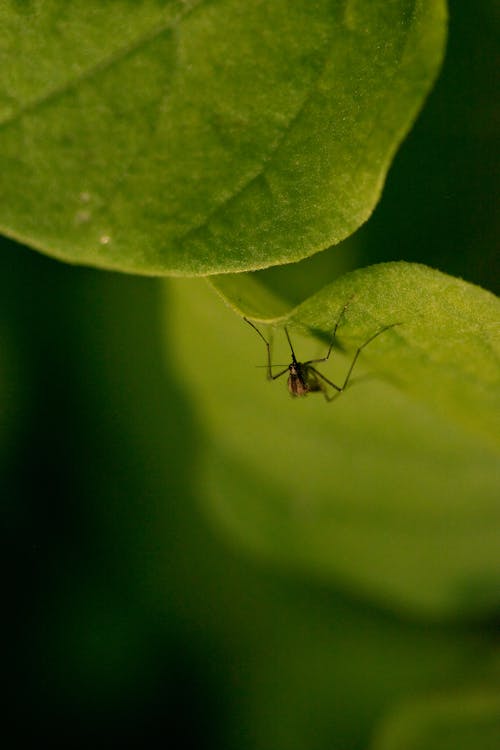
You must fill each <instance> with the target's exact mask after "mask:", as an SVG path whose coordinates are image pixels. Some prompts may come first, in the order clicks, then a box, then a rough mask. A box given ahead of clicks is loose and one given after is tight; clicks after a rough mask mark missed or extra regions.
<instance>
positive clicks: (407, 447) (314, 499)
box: [175, 263, 500, 616]
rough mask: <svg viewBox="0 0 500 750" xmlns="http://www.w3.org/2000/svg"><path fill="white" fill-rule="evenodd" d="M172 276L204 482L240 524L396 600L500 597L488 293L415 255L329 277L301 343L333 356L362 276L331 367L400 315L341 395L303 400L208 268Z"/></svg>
mask: <svg viewBox="0 0 500 750" xmlns="http://www.w3.org/2000/svg"><path fill="white" fill-rule="evenodd" d="M175 289H176V294H177V298H178V302H177V310H178V313H177V320H176V327H177V332H176V336H177V349H178V352H179V354H180V366H181V368H182V369H181V373H182V375H183V377H184V378H185V379H186V380H187V381H188V382H190V383H191V385H192V387H193V389H194V392H195V395H197V396H198V400H199V409H200V411H201V413H202V415H203V416H204V419H205V425H206V431H207V434H208V436H209V439H208V441H207V447H206V454H205V461H204V473H203V476H202V478H201V480H200V487H201V489H202V492H203V494H204V496H205V497H206V499H207V503H208V505H209V508H210V513H211V514H212V516H214V517H215V518H217V520H218V522H219V524H220V525H222V527H224V528H225V529H226V531H227V532H228V534H229V535H230V536H231V538H233V539H234V540H236V541H237V542H238V544H240V545H241V544H242V545H244V546H245V547H246V548H248V549H251V550H253V551H254V552H256V553H257V554H259V555H261V556H264V557H266V558H268V559H273V560H274V561H278V562H280V563H281V564H285V565H287V566H292V567H295V568H298V569H300V568H302V569H306V570H309V571H310V572H314V573H315V574H316V575H318V576H320V577H324V578H327V579H334V580H336V581H338V582H339V583H341V584H342V585H343V586H346V587H349V588H352V589H355V590H357V591H362V592H364V593H365V594H368V595H369V596H370V597H373V598H377V599H379V600H385V601H387V602H390V603H391V605H392V606H396V607H398V608H403V609H407V610H408V609H409V610H412V611H417V612H420V613H428V614H432V615H434V616H446V615H463V614H472V613H475V614H477V613H481V612H485V611H490V610H491V609H492V608H495V607H496V606H497V604H498V584H499V577H498V570H499V564H500V549H499V546H498V534H499V529H500V508H499V504H498V468H499V462H498V453H497V452H496V451H495V450H494V448H493V440H492V435H493V428H494V414H495V412H494V407H495V406H496V405H497V401H496V400H495V398H496V397H495V393H496V391H495V384H496V382H497V378H498V363H497V360H496V358H495V357H496V356H497V355H496V352H498V338H497V337H495V336H494V333H495V329H494V327H493V325H494V323H496V321H497V320H498V303H497V301H496V300H495V298H494V297H493V296H492V295H491V294H489V293H487V292H484V291H483V290H481V289H479V288H476V287H473V286H472V285H469V284H466V283H464V282H461V281H459V280H457V279H452V278H451V277H448V276H445V275H444V274H440V273H438V272H436V271H432V270H431V269H427V268H425V267H421V266H413V265H410V264H403V263H402V264H387V265H382V266H378V267H374V268H368V269H364V270H361V271H357V272H355V273H353V274H348V275H346V276H345V277H343V278H342V279H340V280H339V281H337V282H335V283H334V284H332V285H330V286H328V287H326V288H325V289H324V290H322V291H321V292H319V293H318V294H317V295H315V296H314V297H312V298H311V299H310V300H308V301H307V302H306V303H304V304H303V305H302V306H301V307H299V308H297V309H296V310H295V311H294V313H293V316H291V317H290V319H289V321H290V323H295V324H296V325H297V326H298V325H299V323H300V326H301V327H306V328H310V329H313V330H314V331H316V332H317V333H319V334H320V335H321V336H322V338H323V339H324V342H323V343H321V344H319V343H318V342H316V344H314V343H313V342H312V341H311V340H309V341H307V342H306V341H305V339H303V338H300V337H298V336H297V329H296V330H295V331H294V332H293V340H294V345H295V350H296V352H297V355H298V357H299V359H300V358H302V359H306V358H314V357H321V356H324V353H325V344H326V341H327V340H328V339H327V334H328V332H329V331H331V328H332V326H333V323H334V321H335V319H336V316H338V312H339V309H340V308H341V306H342V305H343V304H344V303H345V302H346V301H347V300H348V299H349V298H350V296H351V295H352V293H353V292H355V293H356V297H355V299H353V300H352V303H351V305H350V306H349V308H348V310H347V312H346V316H345V320H344V322H343V323H342V325H341V326H340V328H339V340H340V343H341V345H342V346H346V347H348V349H349V352H350V354H349V356H348V357H343V356H342V355H340V354H337V353H335V356H333V357H332V359H331V362H330V361H329V362H328V363H325V364H324V365H323V367H322V371H323V372H324V373H325V375H326V376H327V377H329V378H331V379H332V380H333V381H334V382H342V380H343V377H344V376H345V373H346V372H347V369H348V366H349V362H350V361H351V359H352V356H353V352H354V349H355V348H356V346H358V345H359V344H360V343H362V342H363V341H365V340H366V339H367V338H368V336H370V335H371V334H372V333H373V332H374V331H376V330H377V329H378V328H379V327H380V326H381V325H385V324H388V323H393V322H398V321H401V325H400V326H398V327H396V328H394V329H392V330H389V331H387V332H386V333H385V334H383V335H382V336H380V338H378V339H377V340H376V341H374V342H373V344H371V345H370V346H369V347H367V348H366V350H365V351H363V354H362V356H361V358H360V361H359V365H358V366H357V367H356V370H355V375H354V383H353V388H352V389H351V388H349V390H348V391H347V393H345V394H343V395H342V396H341V397H340V398H338V399H337V400H335V402H334V403H332V404H327V403H325V401H324V400H323V399H322V398H321V396H320V395H312V396H310V397H309V398H306V399H297V400H294V401H291V400H290V399H289V397H287V395H286V383H285V382H283V381H284V380H285V377H283V379H282V380H280V381H278V382H276V383H272V384H271V383H266V381H265V369H260V370H259V369H255V365H264V364H265V361H266V352H265V347H264V344H263V342H262V341H260V340H259V338H258V336H257V335H256V334H254V333H253V332H252V331H251V330H250V328H249V327H248V326H245V324H244V323H243V321H241V320H238V319H237V318H236V317H235V316H231V315H230V314H229V311H228V310H225V309H224V307H223V306H222V305H220V303H218V302H217V300H216V298H213V295H212V296H211V295H210V293H209V290H208V289H204V286H203V283H202V282H201V281H198V282H196V281H192V282H189V283H188V282H183V284H181V283H180V282H179V283H178V285H177V286H176V287H175ZM275 338H276V344H277V345H278V351H276V352H275V355H274V358H273V361H275V362H277V363H280V364H282V365H283V366H286V364H287V363H288V362H289V358H290V355H289V351H287V346H286V344H285V341H284V336H283V335H282V334H280V335H279V336H278V335H277V336H276V337H275ZM367 364H369V365H370V370H371V372H372V375H371V377H370V378H367V374H366V370H365V374H364V375H363V370H364V367H365V366H366V365H367ZM375 373H378V374H379V376H382V378H383V380H382V378H381V377H379V378H377V377H375ZM356 381H357V382H356ZM354 386H355V387H354Z"/></svg>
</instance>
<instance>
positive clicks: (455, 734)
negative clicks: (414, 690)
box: [373, 688, 500, 750]
mask: <svg viewBox="0 0 500 750" xmlns="http://www.w3.org/2000/svg"><path fill="white" fill-rule="evenodd" d="M499 746H500V692H499V691H498V690H491V689H488V688H485V689H482V690H475V691H470V692H464V693H456V694H451V695H444V696H443V695H434V696H431V697H428V698H426V699H421V700H419V701H414V702H412V703H410V704H408V705H405V706H404V707H402V708H400V710H399V711H398V712H397V713H396V714H395V715H394V716H393V717H391V719H390V720H388V721H387V722H386V724H385V726H384V727H383V729H382V730H381V731H380V734H379V736H378V737H377V739H376V741H375V743H374V744H373V750H479V749H480V750H497V748H498V747H499Z"/></svg>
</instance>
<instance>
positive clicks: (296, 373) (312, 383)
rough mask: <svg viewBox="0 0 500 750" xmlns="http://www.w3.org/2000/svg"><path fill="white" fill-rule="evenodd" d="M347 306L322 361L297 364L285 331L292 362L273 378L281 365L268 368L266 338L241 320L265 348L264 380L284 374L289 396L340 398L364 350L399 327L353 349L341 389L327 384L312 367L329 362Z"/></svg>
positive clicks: (268, 351)
mask: <svg viewBox="0 0 500 750" xmlns="http://www.w3.org/2000/svg"><path fill="white" fill-rule="evenodd" d="M348 306H349V302H347V303H346V304H345V305H344V307H343V308H342V310H341V311H340V314H339V316H338V318H337V322H336V323H335V327H334V329H333V332H332V335H331V339H330V346H329V347H328V351H327V353H326V356H325V357H321V358H320V359H308V360H307V362H299V361H298V360H297V357H296V356H295V352H294V349H293V345H292V342H291V339H290V334H289V333H288V329H287V328H286V327H285V334H286V337H287V340H288V345H289V346H290V351H291V354H292V361H291V362H290V364H289V365H287V366H286V367H285V369H284V370H281V372H278V373H277V374H276V375H273V371H272V368H273V367H280V365H273V364H271V345H270V343H269V341H268V340H267V339H266V338H265V336H264V335H263V333H262V332H261V331H259V329H258V328H257V326H256V325H254V323H252V321H251V320H248V318H244V320H245V322H246V323H248V325H250V326H252V328H253V329H254V331H257V333H258V334H259V336H260V337H261V339H262V340H263V342H264V343H265V345H266V349H267V365H266V367H267V378H268V380H278V378H281V377H282V376H283V375H284V374H285V373H288V390H289V392H290V395H291V396H294V397H296V396H307V394H308V393H315V392H321V393H322V394H323V396H324V397H325V399H326V400H327V401H332V400H333V399H334V398H336V397H337V396H339V395H340V394H341V393H342V391H345V389H346V388H347V386H348V385H349V381H350V379H351V375H352V371H353V370H354V366H355V364H356V362H357V361H358V357H359V355H360V354H361V352H362V351H363V349H364V348H365V346H368V344H370V343H371V342H372V341H373V340H374V339H376V338H377V337H378V336H380V334H382V333H384V331H387V330H389V328H393V327H394V326H397V325H399V323H390V324H389V325H387V326H383V328H380V329H379V330H378V331H376V332H375V333H374V334H372V335H371V336H370V337H369V338H368V339H366V341H365V342H364V343H363V344H361V346H358V348H357V349H356V352H355V354H354V357H353V358H352V361H351V364H350V366H349V369H348V371H347V375H346V376H345V380H344V382H343V384H342V385H337V384H336V383H334V382H333V381H332V380H329V379H328V378H327V377H325V376H324V375H323V374H322V373H321V372H320V371H319V370H317V369H316V367H314V365H316V364H318V363H319V362H326V361H327V360H328V359H329V358H330V354H331V353H332V349H333V345H334V343H335V337H336V335H337V328H338V327H339V324H340V321H341V320H342V318H343V316H344V313H345V311H346V309H347V307H348ZM327 385H329V386H331V387H332V388H334V390H335V391H336V393H334V394H332V395H330V394H329V393H328V388H327Z"/></svg>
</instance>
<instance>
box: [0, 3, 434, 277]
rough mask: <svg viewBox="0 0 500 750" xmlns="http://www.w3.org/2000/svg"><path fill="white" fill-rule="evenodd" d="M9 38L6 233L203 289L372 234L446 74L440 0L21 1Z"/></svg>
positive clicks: (3, 155)
mask: <svg viewBox="0 0 500 750" xmlns="http://www.w3.org/2000/svg"><path fill="white" fill-rule="evenodd" d="M0 25H1V28H2V43H1V44H2V46H1V48H0V55H1V58H0V60H1V64H2V70H3V76H2V81H1V84H0V175H1V178H0V180H1V181H0V227H1V228H2V231H3V232H4V233H5V234H7V235H9V236H11V237H14V238H18V239H21V240H23V241H24V242H25V243H27V244H29V245H31V246H33V247H35V248H38V249H40V250H42V251H43V252H46V253H50V254H51V255H54V256H56V257H58V258H63V259H66V260H68V261H72V262H77V263H88V264H92V265H96V266H100V267H107V268H117V269H121V270H127V271H135V272H139V273H160V274H162V273H167V274H168V273H170V274H206V273H214V272H218V271H223V272H227V271H235V270H246V269H255V268H262V267H265V266H268V265H272V264H277V263H283V262H288V261H292V260H297V259H300V258H304V257H306V256H308V255H311V254H313V253H315V252H316V251H318V250H320V249H322V248H324V247H327V246H328V245H331V244H333V243H336V242H338V241H340V240H341V239H342V238H344V237H346V236H347V235H349V234H350V233H352V232H353V231H354V230H355V229H356V228H357V227H359V225H360V224H361V223H362V222H363V221H365V220H366V218H367V217H368V216H369V215H370V213H371V211H372V210H373V207H374V205H375V203H376V202H377V200H378V198H379V195H380V192H381V189H382V185H383V181H384V177H385V174H386V172H387V169H388V167H389V164H390V161H391V158H392V156H393V155H394V152H395V150H396V148H397V146H398V144H399V143H400V142H401V140H402V138H403V137H404V135H405V134H406V132H407V131H408V129H409V127H410V125H411V123H412V121H413V119H414V117H415V115H416V113H417V111H418V109H419V107H420V106H421V104H422V101H423V98H424V97H425V94H426V93H427V91H428V90H429V88H430V86H431V84H432V81H433V80H434V78H435V76H436V73H437V70H438V67H439V63H440V60H441V57H442V53H443V46H444V37H445V3H444V0H392V1H391V2H388V1H387V0H348V1H346V0H318V2H314V3H311V2H309V0H299V1H298V2H293V3H290V2H286V0H268V2H265V3H252V2H245V1H244V0H219V2H217V3H208V2H202V1H201V0H199V1H198V2H197V1H196V0H191V1H190V2H181V1H180V0H179V1H176V0H171V2H165V3H158V2H156V1H155V0H141V2H136V3H130V2H129V1H128V0H113V2H109V3H102V2H99V1H98V0H90V1H89V0H86V1H85V2H84V1H83V0H73V2H71V3H67V2H64V1H63V0H46V2H30V3H19V2H14V0H11V2H7V3H3V4H2V7H1V8H0Z"/></svg>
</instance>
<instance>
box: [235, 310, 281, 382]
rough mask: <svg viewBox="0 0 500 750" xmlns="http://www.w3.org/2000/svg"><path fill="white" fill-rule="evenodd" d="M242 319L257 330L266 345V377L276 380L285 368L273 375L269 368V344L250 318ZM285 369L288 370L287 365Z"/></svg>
mask: <svg viewBox="0 0 500 750" xmlns="http://www.w3.org/2000/svg"><path fill="white" fill-rule="evenodd" d="M243 320H244V321H245V323H248V325H249V326H252V328H253V329H254V331H257V333H258V334H259V336H260V337H261V339H262V341H263V342H264V344H265V345H266V349H267V379H268V380H276V378H279V377H280V375H284V373H285V372H286V370H283V372H281V373H279V375H273V373H272V370H271V367H272V365H271V346H270V344H269V341H268V340H267V339H266V338H265V336H264V335H263V334H262V333H261V332H260V331H259V329H258V328H257V326H256V325H254V324H253V323H252V321H251V320H248V318H243ZM287 370H288V367H287Z"/></svg>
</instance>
